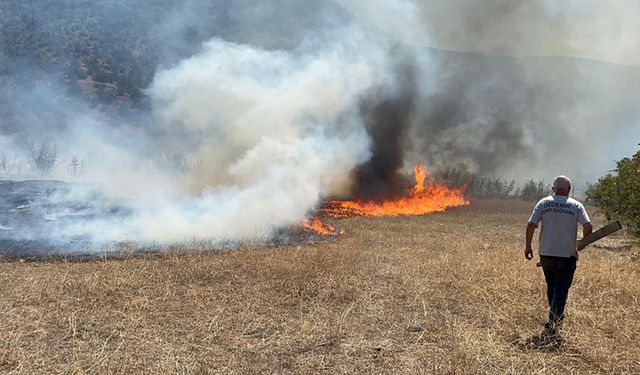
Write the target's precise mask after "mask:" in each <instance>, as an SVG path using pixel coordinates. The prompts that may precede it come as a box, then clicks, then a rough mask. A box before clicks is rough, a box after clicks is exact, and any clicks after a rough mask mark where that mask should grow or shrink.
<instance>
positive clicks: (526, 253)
mask: <svg viewBox="0 0 640 375" xmlns="http://www.w3.org/2000/svg"><path fill="white" fill-rule="evenodd" d="M524 257H525V258H527V260H531V259H533V249H532V248H530V247H527V249H526V250H525V251H524Z"/></svg>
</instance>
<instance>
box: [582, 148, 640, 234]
mask: <svg viewBox="0 0 640 375" xmlns="http://www.w3.org/2000/svg"><path fill="white" fill-rule="evenodd" d="M587 196H588V197H589V199H591V200H592V201H593V202H594V203H595V204H596V206H598V208H600V209H601V210H602V212H603V213H604V214H605V215H606V216H607V219H609V220H612V219H618V220H621V221H623V222H625V224H627V225H629V227H630V228H631V230H632V231H633V232H635V233H636V234H638V235H640V151H638V152H636V153H635V155H633V156H632V157H630V158H624V159H622V160H619V161H617V162H616V169H614V170H613V171H612V172H611V173H609V174H607V175H606V176H604V177H601V178H600V179H599V180H598V182H597V183H595V184H593V185H591V186H590V187H589V189H588V190H587Z"/></svg>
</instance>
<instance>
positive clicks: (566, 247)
mask: <svg viewBox="0 0 640 375" xmlns="http://www.w3.org/2000/svg"><path fill="white" fill-rule="evenodd" d="M540 221H542V228H541V229H540V252H539V253H540V255H544V256H553V257H562V258H570V257H575V258H576V259H577V258H578V251H577V249H576V245H577V244H576V237H577V235H578V222H580V224H582V225H585V224H587V223H589V222H590V221H591V220H590V219H589V215H588V214H587V210H585V208H584V206H583V205H582V203H580V202H578V201H577V200H575V199H573V198H569V197H565V196H562V195H553V196H548V197H546V198H543V199H541V200H540V202H538V204H536V207H535V208H534V209H533V213H532V214H531V218H529V222H530V223H532V224H536V225H538V223H539V222H540Z"/></svg>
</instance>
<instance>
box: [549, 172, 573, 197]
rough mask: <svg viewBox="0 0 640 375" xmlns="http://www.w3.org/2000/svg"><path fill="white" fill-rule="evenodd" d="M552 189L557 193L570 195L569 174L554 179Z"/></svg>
mask: <svg viewBox="0 0 640 375" xmlns="http://www.w3.org/2000/svg"><path fill="white" fill-rule="evenodd" d="M552 189H553V192H554V193H555V194H556V195H564V196H568V195H569V191H571V180H570V179H569V177H567V176H558V177H556V178H554V179H553V188H552Z"/></svg>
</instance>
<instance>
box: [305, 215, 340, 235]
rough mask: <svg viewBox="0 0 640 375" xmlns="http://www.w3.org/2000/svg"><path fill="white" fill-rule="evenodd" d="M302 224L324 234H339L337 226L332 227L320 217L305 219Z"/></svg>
mask: <svg viewBox="0 0 640 375" xmlns="http://www.w3.org/2000/svg"><path fill="white" fill-rule="evenodd" d="M302 226H303V227H304V228H305V229H309V230H311V231H313V232H315V233H317V234H320V235H323V236H334V235H337V234H339V233H338V231H337V230H336V228H334V227H332V226H331V225H329V224H324V223H323V222H322V221H320V219H319V218H318V217H313V218H311V219H304V221H303V223H302Z"/></svg>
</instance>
